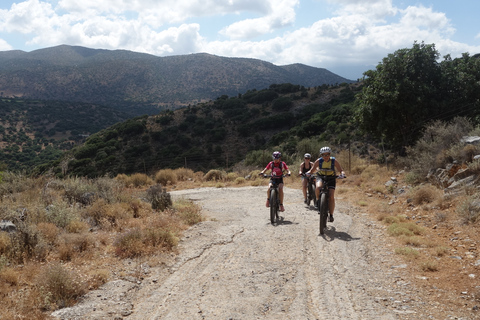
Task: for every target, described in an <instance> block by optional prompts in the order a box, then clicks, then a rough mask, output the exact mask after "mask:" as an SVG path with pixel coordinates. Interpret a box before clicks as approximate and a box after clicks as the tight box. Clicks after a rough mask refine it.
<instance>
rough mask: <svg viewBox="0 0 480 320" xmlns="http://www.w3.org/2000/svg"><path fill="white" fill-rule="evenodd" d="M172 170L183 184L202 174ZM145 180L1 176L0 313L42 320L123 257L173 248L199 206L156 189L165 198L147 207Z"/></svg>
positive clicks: (194, 219) (73, 299) (104, 278)
mask: <svg viewBox="0 0 480 320" xmlns="http://www.w3.org/2000/svg"><path fill="white" fill-rule="evenodd" d="M173 174H174V176H175V177H176V178H178V177H181V178H178V179H181V180H184V181H186V182H191V181H193V180H196V181H199V182H200V181H201V179H198V178H199V177H200V176H203V174H202V175H199V174H198V173H193V171H191V170H174V171H173ZM233 177H234V176H233V175H230V178H232V179H233ZM237 178H238V177H237ZM172 180H173V181H176V180H175V179H173V178H170V179H169V180H168V181H170V182H171V181H172ZM170 182H169V183H170ZM152 183H153V179H151V178H149V177H147V176H146V175H143V174H136V175H132V176H122V175H119V176H117V177H116V178H115V179H109V178H99V179H83V178H67V179H63V180H57V179H45V178H44V177H40V178H37V179H33V178H27V177H25V176H22V175H15V174H6V180H5V179H4V180H3V182H2V183H0V187H1V188H0V189H1V190H0V191H1V192H3V196H4V197H3V199H2V202H1V203H0V220H1V219H5V220H9V221H13V222H14V223H15V224H16V226H17V231H16V232H12V233H6V232H0V296H2V299H0V308H1V309H2V313H1V314H2V315H1V318H2V319H14V318H19V319H20V318H28V319H46V318H47V314H48V313H49V312H50V311H52V310H54V309H57V308H60V307H65V306H70V305H72V304H74V303H76V301H77V299H78V298H79V297H80V296H82V295H83V294H85V292H86V291H87V290H90V289H95V288H98V287H99V286H100V285H102V284H104V283H105V282H106V281H108V280H109V279H110V278H111V277H112V273H111V271H114V270H115V269H113V270H112V268H115V267H114V266H116V265H119V267H118V268H120V266H121V265H122V259H124V258H131V257H145V258H146V257H154V256H158V255H161V254H162V253H169V252H172V251H175V248H176V246H177V244H178V240H179V238H180V237H181V234H182V231H183V230H185V229H186V228H188V226H190V225H192V224H195V223H198V222H199V221H201V220H202V219H203V217H202V215H201V212H200V208H199V207H198V206H196V205H194V204H193V203H191V202H189V201H186V200H182V201H181V203H178V204H177V203H172V202H171V200H170V198H169V194H168V193H167V192H166V191H165V190H164V189H161V190H160V192H158V193H154V195H160V198H161V199H167V200H170V201H164V204H165V206H164V207H162V208H157V209H156V210H153V209H152V206H153V201H152V199H150V200H149V202H146V201H145V199H146V197H145V196H144V192H146V190H144V189H145V188H148V187H149V186H150V185H151V184H152ZM200 183H201V182H200ZM18 184H21V185H18ZM140 188H142V189H143V190H139V189H140ZM161 260H162V259H158V261H161ZM47 262H48V263H47ZM128 275H129V274H125V275H124V276H128ZM119 276H122V273H121V272H117V273H116V276H115V277H119ZM20 293H21V294H20Z"/></svg>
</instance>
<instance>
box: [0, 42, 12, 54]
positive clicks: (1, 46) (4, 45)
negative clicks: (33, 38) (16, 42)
mask: <svg viewBox="0 0 480 320" xmlns="http://www.w3.org/2000/svg"><path fill="white" fill-rule="evenodd" d="M7 50H13V47H12V46H11V45H9V44H8V42H7V41H5V40H3V39H0V51H7Z"/></svg>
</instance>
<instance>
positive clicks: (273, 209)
mask: <svg viewBox="0 0 480 320" xmlns="http://www.w3.org/2000/svg"><path fill="white" fill-rule="evenodd" d="M277 210H278V207H277V193H276V192H275V190H272V192H271V194H270V223H271V224H275V221H276V218H277Z"/></svg>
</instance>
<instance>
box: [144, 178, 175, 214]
mask: <svg viewBox="0 0 480 320" xmlns="http://www.w3.org/2000/svg"><path fill="white" fill-rule="evenodd" d="M147 200H148V201H149V202H150V203H151V204H152V209H153V210H160V211H163V210H165V209H167V208H169V207H171V206H172V198H171V196H170V194H169V193H168V192H167V190H166V189H164V188H162V185H161V184H156V185H154V186H151V187H150V188H148V190H147Z"/></svg>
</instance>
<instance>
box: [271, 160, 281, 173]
mask: <svg viewBox="0 0 480 320" xmlns="http://www.w3.org/2000/svg"><path fill="white" fill-rule="evenodd" d="M269 164H271V166H272V169H273V168H274V167H275V162H274V161H270V163H269ZM280 170H282V171H283V161H280Z"/></svg>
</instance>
